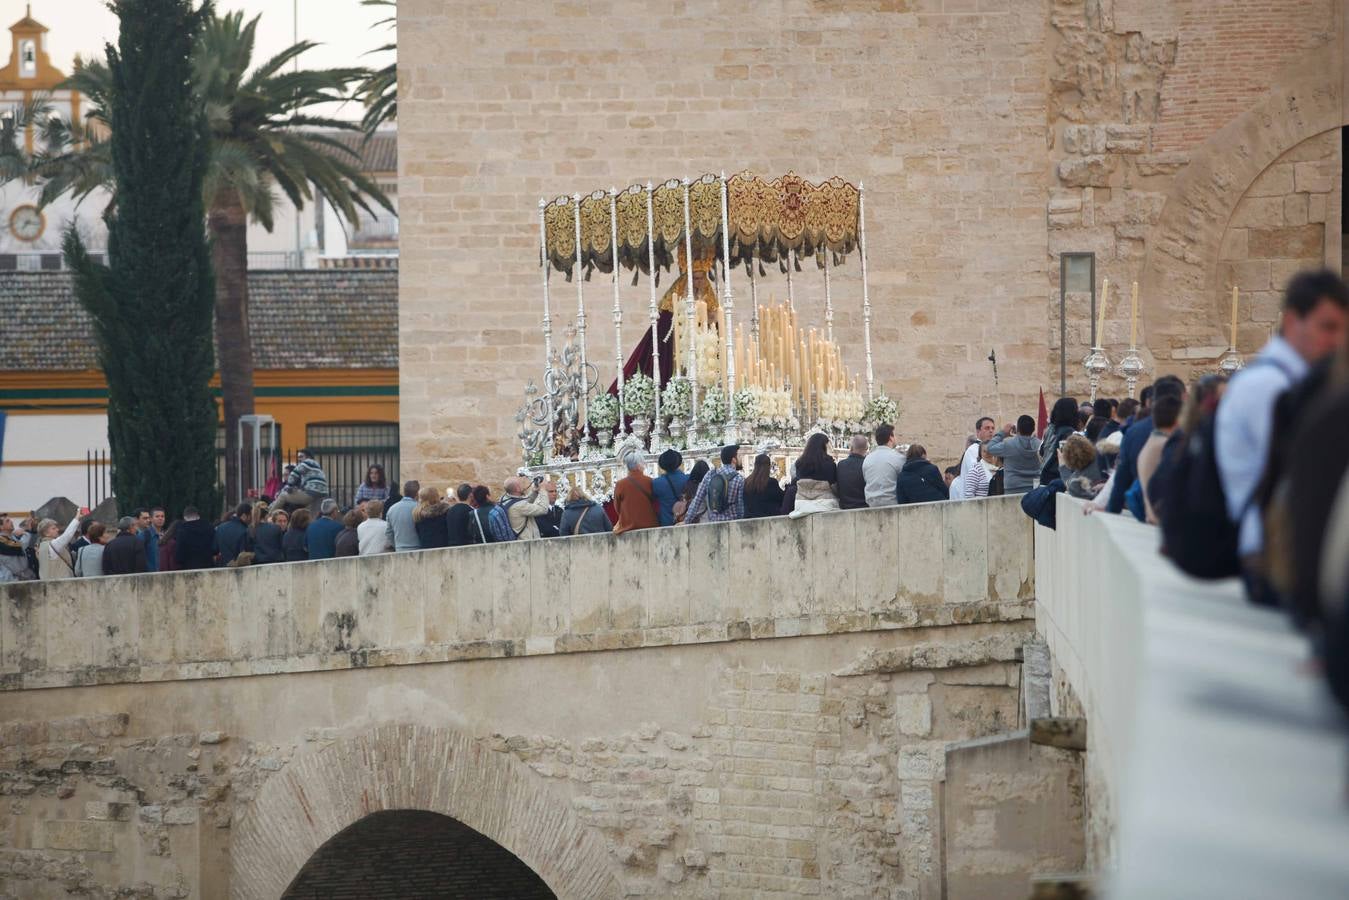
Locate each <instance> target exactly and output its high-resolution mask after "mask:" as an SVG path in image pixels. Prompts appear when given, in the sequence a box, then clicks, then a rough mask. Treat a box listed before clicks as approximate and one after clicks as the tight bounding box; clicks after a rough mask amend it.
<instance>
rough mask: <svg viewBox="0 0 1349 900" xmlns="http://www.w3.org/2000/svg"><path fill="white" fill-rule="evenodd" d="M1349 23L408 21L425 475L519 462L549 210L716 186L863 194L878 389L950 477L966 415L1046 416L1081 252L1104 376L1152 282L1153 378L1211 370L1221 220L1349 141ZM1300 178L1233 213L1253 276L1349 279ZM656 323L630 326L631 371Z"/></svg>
mask: <svg viewBox="0 0 1349 900" xmlns="http://www.w3.org/2000/svg"><path fill="white" fill-rule="evenodd" d="M1342 5H1343V4H1342V2H1341V0H1242V2H1239V3H1235V4H1233V3H1218V4H1215V3H1212V2H1209V0H1173V2H1165V3H1161V2H1152V0H1053V2H1052V3H1050V4H1049V5H1048V6H1046V5H1045V4H1042V3H1031V2H1029V0H1015V2H1011V3H1007V4H989V3H978V4H975V3H964V2H961V3H952V2H949V0H945V2H943V0H909V2H894V3H891V2H880V3H872V2H847V3H843V4H832V5H830V4H822V3H819V2H814V0H788V2H786V3H783V4H780V5H778V6H775V7H774V8H773V10H772V12H771V13H769V12H766V11H764V12H760V11H753V12H750V13H746V11H745V9H744V8H742V7H741V6H738V5H735V4H726V3H724V2H719V0H694V2H691V3H689V4H686V5H684V6H681V7H679V8H677V9H676V8H672V7H667V6H664V5H661V4H659V3H656V2H653V0H632V2H622V3H601V4H598V5H595V4H590V5H586V6H584V7H581V6H577V5H576V4H574V3H571V2H564V0H556V2H551V0H550V2H543V3H532V2H531V3H524V2H523V0H513V2H509V3H506V4H498V5H496V6H492V7H490V8H489V7H475V8H473V10H472V11H471V12H467V13H466V12H465V11H462V10H459V9H452V8H450V7H447V6H445V5H444V4H441V3H436V2H432V0H408V2H405V3H403V4H401V5H400V8H399V13H400V18H401V19H402V20H403V24H404V25H405V26H406V27H405V29H404V37H403V40H402V41H401V43H400V48H399V49H400V83H401V84H402V86H403V91H402V93H403V97H402V101H401V103H400V106H401V109H400V113H401V116H400V123H399V129H400V131H399V136H400V141H401V148H400V151H401V152H400V159H401V160H403V169H402V171H401V173H400V174H401V178H402V184H401V185H400V191H399V193H400V195H401V196H402V197H403V198H405V201H406V202H405V205H404V206H403V208H402V263H403V268H402V273H401V274H402V281H401V288H400V335H401V338H400V343H401V352H402V356H403V364H402V367H401V370H400V372H401V375H400V377H401V396H402V405H403V408H402V435H403V449H404V454H405V457H406V459H405V462H406V464H407V465H408V467H409V471H410V472H412V473H413V474H417V475H422V476H426V477H430V478H432V479H435V480H446V481H454V480H458V479H460V478H461V477H473V478H477V479H479V480H484V479H485V480H488V481H494V480H497V479H499V478H500V477H502V476H503V475H505V474H507V473H508V471H509V469H510V467H511V465H512V464H513V463H512V462H511V461H512V460H514V459H516V458H517V457H518V449H517V446H516V441H515V438H514V437H513V435H514V433H515V431H516V428H515V423H514V421H513V419H512V416H513V414H514V412H515V410H516V408H517V407H518V405H519V403H520V400H521V398H522V390H523V388H524V385H525V383H526V380H527V379H529V378H536V379H537V378H538V377H539V369H540V365H541V358H542V357H541V346H540V339H539V337H538V326H539V323H540V320H541V317H542V309H541V305H540V303H541V300H540V290H539V285H538V274H539V273H538V269H537V266H536V264H535V262H534V261H535V259H536V253H537V222H536V219H535V216H536V205H535V204H536V203H537V200H538V198H539V197H541V196H555V195H557V194H559V193H562V192H566V193H571V192H575V191H580V192H586V191H589V190H593V189H596V188H601V189H602V188H608V187H610V186H617V187H620V188H621V187H624V186H626V185H627V184H629V183H631V182H634V181H643V182H644V181H646V180H648V179H656V180H661V179H664V178H667V177H671V176H674V177H679V176H684V175H690V176H696V175H697V174H700V173H702V172H703V171H706V170H711V171H719V170H721V169H726V170H727V171H736V170H738V169H741V168H751V169H754V170H756V171H759V172H763V173H768V174H774V175H775V174H779V173H782V172H785V171H787V170H795V171H797V172H798V173H800V174H803V175H807V176H809V177H812V178H818V177H824V176H828V175H834V174H838V175H841V176H843V177H845V178H849V179H854V180H860V181H863V182H865V184H866V187H867V197H868V201H867V212H868V223H867V224H868V234H869V249H870V251H871V252H870V270H871V293H872V302H873V306H874V311H875V318H874V338H875V340H874V349H875V359H876V373H877V377H878V378H879V380H880V381H882V382H883V383H884V384H885V387H886V389H887V390H888V392H889V393H890V394H891V395H892V396H895V397H896V398H897V399H898V400H899V402H900V405H901V409H902V410H903V416H902V419H901V421H900V423H898V424H899V430H900V434H901V437H902V438H904V439H906V440H916V441H919V442H921V443H923V444H924V445H926V446H927V447H928V448H929V451H930V453H931V454H932V456H933V457H934V458H935V459H937V460H939V461H944V460H948V459H954V457H955V456H956V454H957V453H958V452H959V450H960V447H961V439H962V438H963V437H964V435H965V434H966V433H967V432H968V431H969V430H970V426H971V425H972V423H973V421H974V419H975V417H976V416H977V415H979V414H982V413H988V414H991V415H995V416H997V417H999V418H1003V417H1013V416H1015V414H1016V413H1018V412H1031V411H1032V410H1033V409H1034V402H1035V397H1036V393H1037V390H1038V389H1039V388H1040V387H1044V388H1045V389H1046V391H1047V393H1053V391H1054V390H1055V388H1056V386H1057V384H1058V368H1059V352H1060V343H1061V342H1060V339H1059V326H1060V322H1059V303H1058V300H1059V290H1058V289H1059V283H1058V278H1059V265H1058V263H1059V257H1060V255H1061V254H1062V253H1065V252H1092V253H1094V254H1095V255H1096V262H1097V266H1096V277H1097V284H1098V287H1099V283H1100V280H1101V279H1102V278H1106V277H1108V278H1110V280H1111V282H1112V283H1113V284H1114V285H1116V288H1117V290H1116V292H1115V294H1114V301H1115V302H1113V303H1112V304H1110V308H1109V310H1108V311H1107V319H1106V328H1105V338H1106V341H1105V343H1106V347H1107V351H1108V353H1109V355H1110V356H1111V358H1112V359H1114V360H1118V359H1119V357H1120V355H1121V354H1122V351H1123V349H1124V348H1125V347H1127V343H1128V336H1129V306H1128V294H1127V289H1128V288H1127V286H1128V285H1129V284H1130V283H1131V282H1133V281H1135V280H1137V281H1139V283H1140V286H1141V289H1142V296H1141V307H1142V308H1141V317H1142V322H1141V324H1140V344H1141V347H1140V349H1141V350H1142V353H1143V356H1144V359H1145V361H1146V362H1147V364H1148V366H1149V369H1150V370H1152V371H1155V372H1161V371H1174V372H1177V373H1179V374H1182V375H1190V374H1194V373H1197V372H1199V371H1201V370H1203V369H1211V368H1213V366H1216V363H1217V356H1218V355H1219V354H1220V353H1221V352H1222V349H1223V348H1222V347H1221V346H1219V344H1220V343H1221V342H1222V335H1223V334H1224V325H1225V322H1226V319H1225V317H1224V316H1223V315H1222V306H1221V295H1222V294H1223V292H1224V286H1225V285H1224V283H1222V278H1223V277H1224V276H1225V275H1226V272H1220V271H1219V261H1220V259H1221V260H1227V259H1229V258H1232V259H1245V258H1246V257H1245V255H1244V253H1245V251H1244V250H1241V249H1238V248H1239V247H1241V246H1242V245H1241V241H1242V240H1243V239H1248V238H1249V235H1244V236H1242V237H1233V239H1232V243H1231V244H1229V245H1226V246H1227V250H1226V251H1223V250H1222V249H1221V247H1222V240H1223V235H1224V233H1225V231H1226V230H1227V223H1228V219H1229V218H1231V216H1232V213H1233V208H1234V207H1235V205H1236V204H1237V202H1238V201H1240V200H1241V198H1242V197H1243V196H1244V195H1245V194H1246V192H1247V189H1248V188H1249V187H1250V186H1251V183H1252V182H1253V181H1254V180H1255V179H1256V178H1257V177H1259V176H1260V174H1261V171H1262V170H1263V169H1264V168H1265V167H1267V166H1269V165H1271V164H1273V163H1274V162H1275V160H1276V159H1277V158H1278V157H1279V156H1280V155H1281V154H1283V153H1285V152H1287V151H1289V150H1292V149H1293V148H1294V147H1295V146H1296V145H1297V144H1299V143H1300V142H1302V141H1305V140H1310V139H1313V138H1317V137H1318V136H1319V135H1322V134H1325V133H1326V132H1330V131H1332V130H1335V131H1337V130H1338V129H1339V128H1340V127H1341V126H1342V125H1344V124H1346V121H1349V120H1346V117H1345V116H1344V107H1343V97H1342V93H1343V91H1342V75H1343V71H1344V68H1343V58H1344V56H1345V52H1344V35H1343V33H1342V10H1341V7H1342ZM469 33H471V34H472V39H471V40H468V39H466V38H465V37H464V36H465V35H466V34H469ZM446 47H453V48H455V51H454V52H450V53H447V52H445V48H446ZM1306 163H1307V165H1304V166H1302V167H1301V168H1298V167H1297V166H1294V167H1293V169H1292V172H1291V174H1292V177H1293V179H1294V183H1293V185H1292V186H1291V188H1289V191H1291V194H1283V195H1281V197H1282V199H1283V202H1282V203H1275V202H1267V203H1261V204H1254V205H1252V206H1251V207H1250V208H1249V209H1248V210H1246V211H1244V213H1243V214H1244V215H1246V216H1249V217H1250V218H1251V221H1250V222H1248V223H1247V224H1246V225H1243V226H1241V227H1242V228H1243V229H1244V228H1254V229H1272V230H1274V233H1272V234H1270V235H1267V236H1262V237H1261V238H1260V239H1259V240H1257V246H1256V252H1257V253H1260V254H1266V255H1257V256H1254V257H1252V259H1255V260H1272V259H1278V260H1284V261H1296V262H1298V263H1299V264H1301V263H1308V262H1314V261H1317V248H1318V247H1320V248H1321V249H1320V261H1321V262H1324V263H1326V264H1328V265H1331V266H1333V267H1337V266H1339V265H1340V256H1341V237H1340V235H1339V217H1338V216H1337V215H1336V214H1335V212H1334V210H1333V209H1331V206H1330V205H1331V204H1332V203H1333V202H1334V200H1333V198H1336V197H1338V196H1339V190H1340V188H1339V185H1340V181H1341V176H1340V170H1339V169H1338V168H1335V167H1334V166H1333V165H1328V166H1327V167H1325V168H1322V167H1320V166H1319V165H1317V164H1316V161H1315V160H1312V159H1308V160H1306ZM1280 179H1285V176H1284V175H1278V176H1274V177H1272V178H1271V189H1272V188H1273V187H1274V186H1275V185H1273V182H1274V181H1276V180H1280ZM1294 195H1296V196H1294ZM1304 205H1305V206H1306V209H1305V210H1304V209H1303V208H1302V207H1303V206H1304ZM1164 213H1165V214H1164ZM1321 222H1324V225H1325V228H1324V235H1323V237H1322V239H1321V240H1319V241H1318V239H1317V235H1316V231H1317V229H1316V228H1315V227H1314V226H1315V225H1317V224H1319V223H1321ZM1285 229H1299V230H1298V231H1296V232H1291V231H1285ZM1229 253H1237V254H1238V255H1237V256H1229V255H1227V254H1229ZM814 274H815V273H811V272H807V273H804V276H805V277H803V278H801V279H798V280H797V284H798V285H805V287H799V288H798V289H799V290H800V291H801V293H800V294H799V296H800V301H799V307H798V308H799V310H801V311H802V312H803V313H804V317H805V320H806V321H807V323H808V324H820V321H819V320H820V314H821V310H820V305H821V300H822V298H821V296H820V294H821V290H820V286H819V285H818V284H817V283H815V281H814V279H813V278H812V277H811V276H813V275H814ZM856 275H857V272H856V266H855V265H854V266H843V267H839V268H838V269H836V271H835V273H834V276H835V280H834V288H835V306H836V308H837V315H836V321H835V330H836V332H837V333H838V334H839V336H840V338H841V339H842V341H843V343H844V345H845V347H848V348H851V351H852V354H853V355H852V356H850V357H849V363H850V364H851V365H860V359H859V358H858V357H857V353H859V352H860V337H861V335H860V324H861V321H860V316H859V314H858V310H857V309H856V304H855V303H854V302H853V301H854V300H855V298H856V296H857V294H858V285H857V281H856ZM741 280H742V281H743V277H742V278H741ZM556 286H557V288H558V289H557V290H555V291H554V295H553V301H554V308H553V315H554V322H555V327H557V328H558V329H559V330H561V328H563V327H565V325H566V323H567V322H568V321H569V320H570V318H571V316H572V314H573V310H574V308H575V300H574V293H573V292H572V291H571V285H569V284H563V283H562V282H561V280H559V281H558V282H557V283H556ZM743 288H744V285H743V284H741V285H740V290H739V296H741V297H743V296H744V295H745V293H746V292H745V291H744V290H743ZM1271 290H1273V289H1271ZM774 293H776V294H777V299H781V286H780V285H779V286H778V287H777V288H776V289H775V291H774ZM589 296H590V297H591V298H593V300H592V305H591V315H590V316H589V327H590V336H591V344H590V346H591V348H592V349H594V350H595V351H596V352H594V353H592V354H591V357H592V359H595V360H602V362H601V364H600V371H601V373H602V375H603V377H602V381H603V382H604V383H605V384H607V383H608V379H609V366H610V362H609V361H610V358H611V350H610V348H611V347H612V346H613V341H612V324H611V320H610V317H609V315H608V310H609V306H610V300H609V295H608V290H607V285H605V284H603V279H601V280H600V281H599V282H593V283H592V284H591V286H590V291H589ZM1067 299H1068V315H1067V316H1066V317H1065V318H1066V319H1067V323H1066V324H1067V329H1066V330H1067V340H1066V344H1067V347H1066V355H1067V360H1068V370H1069V382H1068V390H1069V392H1070V393H1074V392H1076V393H1079V394H1080V393H1084V392H1085V391H1086V377H1085V373H1084V372H1083V371H1082V370H1081V366H1080V361H1081V359H1082V358H1083V356H1084V355H1085V353H1086V349H1087V345H1088V343H1089V338H1090V331H1091V327H1090V315H1089V309H1088V304H1089V300H1088V299H1087V297H1086V295H1076V294H1075V295H1073V296H1070V297H1068V298H1067ZM1253 299H1258V301H1259V302H1258V304H1257V306H1256V307H1255V310H1254V312H1253V313H1252V315H1251V319H1250V322H1249V323H1246V324H1243V327H1242V331H1241V338H1242V342H1243V344H1242V350H1243V351H1244V352H1247V353H1249V352H1253V351H1254V350H1255V349H1256V348H1257V347H1258V342H1259V340H1260V339H1261V338H1262V337H1263V335H1264V334H1267V331H1264V332H1262V331H1261V330H1260V328H1259V326H1260V325H1261V324H1263V319H1264V318H1267V312H1265V310H1266V309H1267V304H1266V301H1265V300H1264V299H1262V298H1253ZM646 302H647V301H646V295H645V291H643V290H641V289H640V288H637V289H630V288H628V287H627V286H626V285H625V288H624V303H625V310H626V312H627V314H628V316H627V321H628V322H639V323H644V322H645V321H646V313H645V310H646ZM594 304H598V305H594ZM644 327H645V326H644V325H634V326H633V327H632V328H631V330H630V331H625V335H624V340H623V342H622V343H623V345H624V347H625V352H626V351H627V349H629V348H630V347H631V345H632V342H633V341H634V340H635V339H636V337H637V336H638V335H639V334H640V333H641V331H642V330H643V329H644ZM1215 347H1216V348H1217V349H1215ZM990 351H996V354H997V359H998V361H999V372H998V374H999V376H1000V377H999V382H998V384H997V385H996V386H995V384H994V381H993V377H992V376H993V372H992V368H991V366H990V365H989V363H988V357H989V355H990ZM1105 392H1106V393H1108V394H1111V393H1113V394H1120V393H1122V392H1123V382H1122V380H1121V379H1115V378H1114V377H1109V378H1107V379H1106V382H1105Z"/></svg>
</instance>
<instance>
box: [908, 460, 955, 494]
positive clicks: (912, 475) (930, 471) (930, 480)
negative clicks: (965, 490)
mask: <svg viewBox="0 0 1349 900" xmlns="http://www.w3.org/2000/svg"><path fill="white" fill-rule="evenodd" d="M950 496H951V492H950V489H949V488H947V486H946V482H945V481H944V480H943V479H942V475H941V470H940V469H938V468H937V467H936V466H934V465H933V464H932V463H930V462H928V461H927V460H925V459H910V460H906V461H905V463H904V468H902V469H900V470H899V478H898V480H897V481H896V484H895V499H896V500H898V501H899V502H900V503H901V504H903V503H930V502H932V501H934V500H949V499H950Z"/></svg>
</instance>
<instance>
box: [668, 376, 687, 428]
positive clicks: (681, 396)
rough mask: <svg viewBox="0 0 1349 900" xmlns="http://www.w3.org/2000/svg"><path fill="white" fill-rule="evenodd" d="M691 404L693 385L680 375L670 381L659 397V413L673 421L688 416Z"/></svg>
mask: <svg viewBox="0 0 1349 900" xmlns="http://www.w3.org/2000/svg"><path fill="white" fill-rule="evenodd" d="M692 403H693V385H692V384H690V383H689V380H688V379H687V378H685V377H684V376H682V375H679V376H676V377H674V378H671V379H670V383H669V384H667V385H665V390H663V391H661V395H660V411H661V412H662V413H663V414H664V415H667V416H670V417H671V418H674V419H682V418H684V417H686V416H687V415H688V414H689V410H690V409H691V408H692Z"/></svg>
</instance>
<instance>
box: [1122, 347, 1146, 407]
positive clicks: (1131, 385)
mask: <svg viewBox="0 0 1349 900" xmlns="http://www.w3.org/2000/svg"><path fill="white" fill-rule="evenodd" d="M1143 370H1144V366H1143V358H1142V357H1141V356H1139V355H1138V348H1137V347H1130V348H1129V352H1128V353H1126V354H1124V358H1123V359H1121V360H1120V361H1119V367H1118V368H1117V369H1115V371H1116V372H1118V373H1119V374H1120V375H1121V376H1123V377H1124V384H1125V386H1126V387H1127V388H1128V390H1129V396H1130V397H1132V396H1133V395H1134V390H1135V389H1136V388H1137V387H1138V377H1139V376H1140V375H1142V374H1143Z"/></svg>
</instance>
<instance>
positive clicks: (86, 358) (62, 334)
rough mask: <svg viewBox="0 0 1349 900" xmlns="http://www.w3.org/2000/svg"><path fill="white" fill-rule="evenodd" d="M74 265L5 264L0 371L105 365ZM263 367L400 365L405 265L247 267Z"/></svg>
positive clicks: (0, 277) (256, 353) (0, 292)
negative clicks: (76, 286)
mask: <svg viewBox="0 0 1349 900" xmlns="http://www.w3.org/2000/svg"><path fill="white" fill-rule="evenodd" d="M72 280H73V279H72V277H71V273H69V272H0V370H48V371H61V370H67V371H68V370H81V369H94V368H97V367H98V363H97V359H96V355H95V349H94V330H93V325H92V323H91V322H90V320H89V316H88V315H87V314H86V313H85V311H84V309H83V308H82V307H81V306H80V305H79V303H77V302H76V300H75V296H74V293H73V291H72ZM248 290H249V300H248V304H249V305H248V313H249V316H248V324H249V331H250V332H251V334H252V337H253V365H254V367H255V368H258V369H394V368H397V367H398V272H397V271H389V270H347V269H337V270H304V271H300V270H292V271H276V272H249V273H248Z"/></svg>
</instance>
